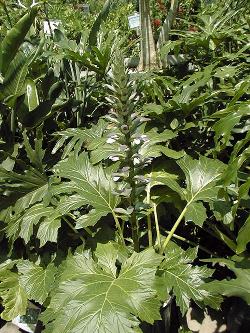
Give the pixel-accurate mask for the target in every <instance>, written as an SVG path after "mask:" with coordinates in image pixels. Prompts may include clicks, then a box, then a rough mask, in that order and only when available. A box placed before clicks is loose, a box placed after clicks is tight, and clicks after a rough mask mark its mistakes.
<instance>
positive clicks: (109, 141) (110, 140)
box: [106, 138, 115, 144]
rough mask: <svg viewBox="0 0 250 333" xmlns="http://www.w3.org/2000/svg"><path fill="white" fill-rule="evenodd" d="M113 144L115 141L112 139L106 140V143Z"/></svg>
mask: <svg viewBox="0 0 250 333" xmlns="http://www.w3.org/2000/svg"><path fill="white" fill-rule="evenodd" d="M114 142H115V139H113V138H108V140H107V141H106V143H110V144H111V143H114Z"/></svg>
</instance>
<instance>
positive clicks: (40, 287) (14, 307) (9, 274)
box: [0, 260, 56, 321]
mask: <svg viewBox="0 0 250 333" xmlns="http://www.w3.org/2000/svg"><path fill="white" fill-rule="evenodd" d="M15 265H16V266H17V268H18V272H15V271H14V270H13V267H14V266H15ZM55 275H56V268H55V266H54V265H53V264H49V266H48V267H47V268H45V269H44V268H43V267H41V266H39V265H36V264H34V263H32V262H30V261H28V260H16V261H11V260H8V261H6V262H4V263H3V264H1V266H0V293H1V294H0V297H1V298H2V305H3V307H4V311H3V312H2V313H1V317H2V318H3V319H4V320H8V321H10V320H12V319H14V318H15V317H17V316H20V315H24V314H25V313H26V309H27V305H28V300H33V301H36V302H39V303H40V304H41V305H42V304H43V303H44V302H45V300H46V299H47V297H48V295H49V293H50V291H51V290H52V289H53V286H54V282H55Z"/></svg>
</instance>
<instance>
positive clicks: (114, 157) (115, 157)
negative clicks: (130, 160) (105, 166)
mask: <svg viewBox="0 0 250 333" xmlns="http://www.w3.org/2000/svg"><path fill="white" fill-rule="evenodd" d="M109 159H110V160H111V161H113V162H117V161H119V157H118V156H109Z"/></svg>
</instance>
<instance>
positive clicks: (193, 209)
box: [151, 155, 225, 226]
mask: <svg viewBox="0 0 250 333" xmlns="http://www.w3.org/2000/svg"><path fill="white" fill-rule="evenodd" d="M177 164H178V165H179V166H180V167H181V169H182V171H183V172H184V174H185V176H186V188H182V187H181V186H180V185H179V183H178V182H177V180H176V177H175V175H171V174H169V173H167V172H164V171H163V172H156V173H154V172H153V173H152V177H151V182H152V185H151V186H155V185H166V186H168V187H169V188H171V189H172V190H173V191H175V192H177V193H178V194H179V196H180V197H181V199H182V200H184V201H185V202H186V209H185V211H186V212H185V218H186V220H192V221H193V222H194V223H195V224H197V225H199V226H202V224H203V222H204V221H205V220H206V217H207V215H206V209H205V207H204V206H203V203H202V201H205V202H212V201H213V200H215V199H216V198H217V195H218V191H219V189H220V188H221V186H220V185H218V180H219V179H220V177H221V175H222V172H223V170H224V169H225V166H224V164H223V163H221V162H220V161H218V160H212V159H209V158H207V157H204V156H201V157H200V159H199V160H193V159H192V158H191V157H190V156H188V155H186V156H184V157H183V158H182V159H179V160H178V161H177Z"/></svg>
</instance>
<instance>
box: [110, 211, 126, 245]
mask: <svg viewBox="0 0 250 333" xmlns="http://www.w3.org/2000/svg"><path fill="white" fill-rule="evenodd" d="M113 218H114V220H115V225H116V228H117V230H118V233H119V237H120V240H121V243H122V245H125V240H124V237H123V232H122V228H121V225H120V222H119V220H118V218H117V216H116V215H115V213H113Z"/></svg>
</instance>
